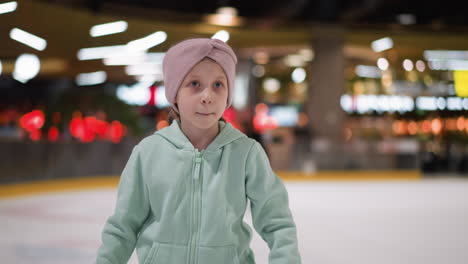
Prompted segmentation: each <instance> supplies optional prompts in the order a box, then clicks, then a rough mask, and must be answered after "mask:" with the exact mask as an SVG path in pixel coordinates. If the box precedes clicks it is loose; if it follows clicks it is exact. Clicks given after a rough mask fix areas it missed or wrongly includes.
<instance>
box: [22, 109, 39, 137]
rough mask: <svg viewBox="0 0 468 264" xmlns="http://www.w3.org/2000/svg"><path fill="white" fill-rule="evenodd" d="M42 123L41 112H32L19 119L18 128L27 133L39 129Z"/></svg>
mask: <svg viewBox="0 0 468 264" xmlns="http://www.w3.org/2000/svg"><path fill="white" fill-rule="evenodd" d="M44 122H45V117H44V113H43V112H42V111H41V110H33V111H32V112H29V113H27V114H25V115H23V116H22V117H21V118H20V126H21V127H22V128H23V129H24V130H27V131H29V132H31V131H33V130H37V129H40V128H41V127H42V126H43V125H44Z"/></svg>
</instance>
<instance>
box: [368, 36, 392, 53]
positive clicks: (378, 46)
mask: <svg viewBox="0 0 468 264" xmlns="http://www.w3.org/2000/svg"><path fill="white" fill-rule="evenodd" d="M371 48H372V49H373V50H374V51H375V52H382V51H384V50H388V49H391V48H393V40H392V39H391V38H390V37H385V38H381V39H378V40H374V41H372V43H371Z"/></svg>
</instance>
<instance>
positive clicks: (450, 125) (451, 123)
mask: <svg viewBox="0 0 468 264" xmlns="http://www.w3.org/2000/svg"><path fill="white" fill-rule="evenodd" d="M445 127H446V128H447V130H450V131H453V130H457V120H456V119H448V120H446V121H445Z"/></svg>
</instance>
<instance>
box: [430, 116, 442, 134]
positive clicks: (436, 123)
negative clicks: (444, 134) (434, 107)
mask: <svg viewBox="0 0 468 264" xmlns="http://www.w3.org/2000/svg"><path fill="white" fill-rule="evenodd" d="M431 126H432V132H433V133H434V134H436V135H438V134H440V132H441V131H442V121H441V120H440V118H436V119H434V120H432V123H431Z"/></svg>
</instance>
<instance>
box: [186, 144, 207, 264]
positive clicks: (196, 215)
mask: <svg viewBox="0 0 468 264" xmlns="http://www.w3.org/2000/svg"><path fill="white" fill-rule="evenodd" d="M203 151H204V150H202V152H201V153H200V152H198V149H195V170H194V173H193V177H192V178H193V186H194V191H193V193H192V223H191V225H192V228H191V230H192V232H191V237H190V253H189V264H192V263H194V264H195V256H196V249H197V246H196V245H197V237H198V232H199V230H198V229H199V225H200V223H199V220H200V200H201V197H200V181H199V179H200V167H201V162H202V156H203Z"/></svg>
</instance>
